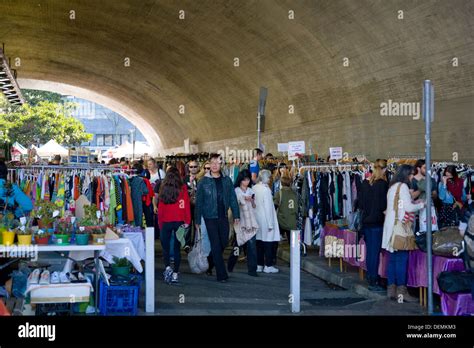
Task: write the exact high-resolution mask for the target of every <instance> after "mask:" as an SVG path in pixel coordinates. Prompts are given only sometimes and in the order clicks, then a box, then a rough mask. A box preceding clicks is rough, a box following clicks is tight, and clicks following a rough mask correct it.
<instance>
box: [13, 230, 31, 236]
mask: <svg viewBox="0 0 474 348" xmlns="http://www.w3.org/2000/svg"><path fill="white" fill-rule="evenodd" d="M16 234H18V235H20V236H28V235H32V234H33V230H32V229H31V228H24V229H22V228H17V229H16Z"/></svg>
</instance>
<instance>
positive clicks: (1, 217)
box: [0, 212, 20, 231]
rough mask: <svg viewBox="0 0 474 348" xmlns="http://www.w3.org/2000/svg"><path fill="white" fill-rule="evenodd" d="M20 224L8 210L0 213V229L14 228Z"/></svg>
mask: <svg viewBox="0 0 474 348" xmlns="http://www.w3.org/2000/svg"><path fill="white" fill-rule="evenodd" d="M19 225H20V223H19V221H18V220H16V219H15V215H13V213H11V212H9V213H6V214H0V230H10V231H11V230H14V229H15V228H17V227H18V226H19Z"/></svg>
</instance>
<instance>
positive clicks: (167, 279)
mask: <svg viewBox="0 0 474 348" xmlns="http://www.w3.org/2000/svg"><path fill="white" fill-rule="evenodd" d="M172 276H173V269H172V268H171V267H170V266H167V267H166V269H165V271H164V272H163V280H164V281H165V283H168V284H169V283H171V277H172Z"/></svg>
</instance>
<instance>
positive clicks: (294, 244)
mask: <svg viewBox="0 0 474 348" xmlns="http://www.w3.org/2000/svg"><path fill="white" fill-rule="evenodd" d="M300 272H301V270H300V231H299V230H292V231H291V250H290V302H291V312H292V313H299V312H300Z"/></svg>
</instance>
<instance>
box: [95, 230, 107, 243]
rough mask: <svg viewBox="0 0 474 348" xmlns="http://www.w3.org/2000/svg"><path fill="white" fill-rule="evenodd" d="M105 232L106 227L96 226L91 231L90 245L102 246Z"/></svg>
mask: <svg viewBox="0 0 474 348" xmlns="http://www.w3.org/2000/svg"><path fill="white" fill-rule="evenodd" d="M105 230H106V227H102V226H97V227H95V228H94V229H93V230H92V244H94V245H103V244H105Z"/></svg>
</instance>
